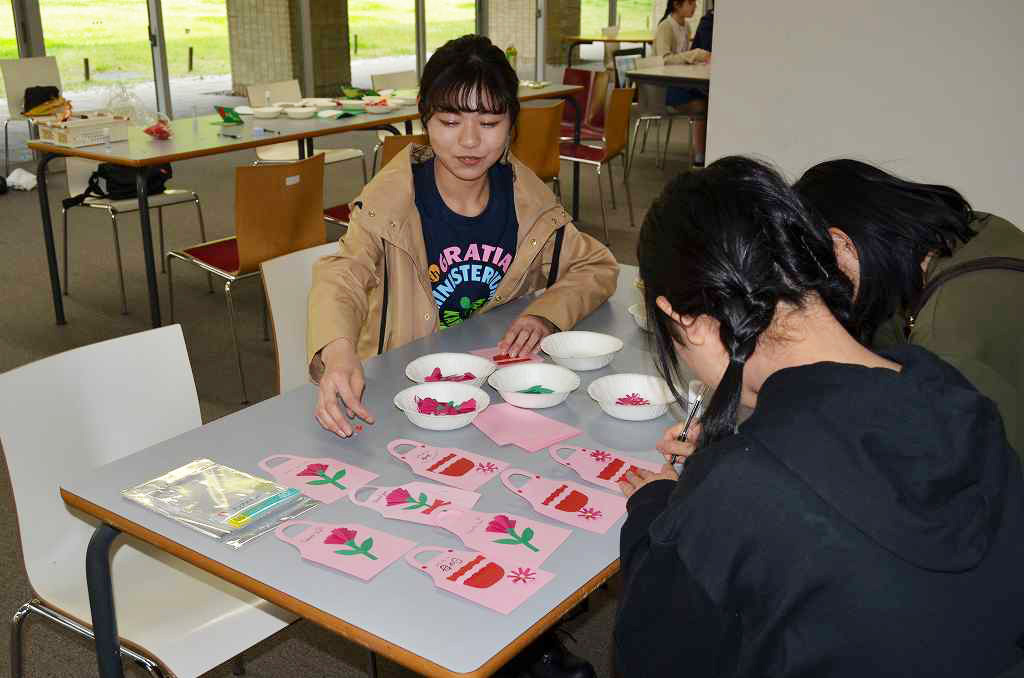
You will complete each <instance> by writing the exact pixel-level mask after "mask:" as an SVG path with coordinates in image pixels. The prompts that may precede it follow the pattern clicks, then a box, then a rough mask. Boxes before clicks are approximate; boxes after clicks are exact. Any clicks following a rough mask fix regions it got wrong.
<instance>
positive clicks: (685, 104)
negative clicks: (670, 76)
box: [654, 0, 711, 167]
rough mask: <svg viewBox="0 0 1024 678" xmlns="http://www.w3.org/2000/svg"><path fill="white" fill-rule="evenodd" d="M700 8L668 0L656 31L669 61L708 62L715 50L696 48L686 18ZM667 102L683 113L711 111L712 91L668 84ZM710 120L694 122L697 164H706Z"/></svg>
mask: <svg viewBox="0 0 1024 678" xmlns="http://www.w3.org/2000/svg"><path fill="white" fill-rule="evenodd" d="M696 9H697V0H668V2H667V4H666V6H665V13H664V14H663V15H662V17H661V21H660V22H658V27H657V29H655V31H654V54H655V55H656V56H660V57H662V58H663V59H664V61H665V63H666V64H702V63H707V61H708V60H709V59H710V58H711V53H710V52H709V51H707V50H704V49H694V48H693V46H692V45H691V40H690V26H689V24H687V23H686V20H687V19H689V18H690V17H692V16H693V13H694V11H695V10H696ZM665 104H666V105H667V106H669V107H670V108H671V109H673V110H675V111H678V112H679V113H684V114H686V113H692V114H701V113H707V111H708V95H707V94H706V93H705V92H703V91H702V90H699V89H694V88H692V87H668V88H666V90H665ZM707 136H708V123H707V120H705V119H703V118H702V119H699V120H696V121H695V122H694V130H693V146H694V154H693V158H694V164H695V165H697V166H698V167H703V166H704V147H705V145H706V144H707Z"/></svg>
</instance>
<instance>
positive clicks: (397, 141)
mask: <svg viewBox="0 0 1024 678" xmlns="http://www.w3.org/2000/svg"><path fill="white" fill-rule="evenodd" d="M429 143H430V141H429V140H428V139H427V135H426V134H391V135H388V136H386V137H384V141H383V142H381V146H380V168H381V169H384V167H386V166H387V164H388V163H389V162H391V160H392V159H393V158H394V157H395V156H396V155H398V154H399V152H401V150H402V149H403V148H405V147H406V146H408V145H409V144H419V145H421V146H426V145H427V144H429Z"/></svg>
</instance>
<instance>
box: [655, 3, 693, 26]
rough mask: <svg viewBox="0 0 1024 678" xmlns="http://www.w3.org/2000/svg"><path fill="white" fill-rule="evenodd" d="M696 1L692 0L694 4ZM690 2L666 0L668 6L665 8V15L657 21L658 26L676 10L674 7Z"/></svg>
mask: <svg viewBox="0 0 1024 678" xmlns="http://www.w3.org/2000/svg"><path fill="white" fill-rule="evenodd" d="M696 1H697V0H692V2H696ZM686 2H691V0H668V4H667V5H666V6H665V13H664V14H662V15H661V20H660V21H658V23H659V24H660V23H661V22H662V21H664V20H665V19H667V18H668V15H669V14H671V13H672V10H674V9H675V8H676V5H682V4H683V3H686Z"/></svg>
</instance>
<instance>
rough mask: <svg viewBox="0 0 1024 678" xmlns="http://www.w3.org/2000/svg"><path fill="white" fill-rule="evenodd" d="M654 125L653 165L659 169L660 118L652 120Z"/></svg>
mask: <svg viewBox="0 0 1024 678" xmlns="http://www.w3.org/2000/svg"><path fill="white" fill-rule="evenodd" d="M654 126H655V128H656V129H655V130H654V166H655V167H657V168H659V169H660V168H661V165H659V164H658V158H659V157H660V156H661V118H658V119H657V120H655V121H654Z"/></svg>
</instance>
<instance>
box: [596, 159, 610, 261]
mask: <svg viewBox="0 0 1024 678" xmlns="http://www.w3.org/2000/svg"><path fill="white" fill-rule="evenodd" d="M597 201H598V202H599V203H600V204H601V223H602V224H604V244H605V245H608V244H609V243H610V240H609V239H608V217H607V216H606V215H605V213H604V189H603V188H601V166H600V165H598V166H597Z"/></svg>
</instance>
